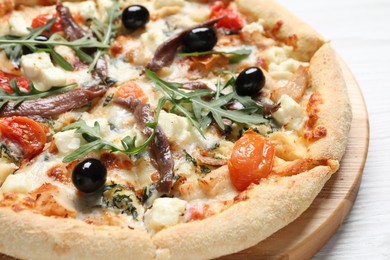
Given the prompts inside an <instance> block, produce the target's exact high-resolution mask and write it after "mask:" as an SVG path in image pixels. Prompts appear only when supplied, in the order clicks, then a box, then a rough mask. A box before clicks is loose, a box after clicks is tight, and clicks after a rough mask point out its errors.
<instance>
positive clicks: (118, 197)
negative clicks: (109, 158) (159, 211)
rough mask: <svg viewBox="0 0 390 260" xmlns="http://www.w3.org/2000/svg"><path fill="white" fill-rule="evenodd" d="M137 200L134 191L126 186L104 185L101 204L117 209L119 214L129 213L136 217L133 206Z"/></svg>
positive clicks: (136, 212)
mask: <svg viewBox="0 0 390 260" xmlns="http://www.w3.org/2000/svg"><path fill="white" fill-rule="evenodd" d="M137 200H138V199H137V197H136V196H135V193H134V191H132V190H131V189H130V188H128V187H125V186H122V185H118V184H113V185H109V186H106V187H104V191H103V196H102V202H103V205H104V206H105V207H108V208H113V209H115V210H118V211H119V212H120V213H121V214H127V215H131V216H132V217H133V218H134V219H137V217H138V211H137V208H136V207H135V206H134V204H135V202H136V201H137Z"/></svg>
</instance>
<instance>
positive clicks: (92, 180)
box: [72, 158, 107, 193]
mask: <svg viewBox="0 0 390 260" xmlns="http://www.w3.org/2000/svg"><path fill="white" fill-rule="evenodd" d="M106 178H107V169H106V166H104V164H103V163H102V161H100V160H98V159H95V158H88V159H85V160H84V161H81V162H79V163H78V164H77V165H76V167H75V168H74V170H73V173H72V182H73V184H74V186H75V187H76V188H77V189H78V190H79V191H81V192H84V193H91V192H95V191H98V190H99V189H100V188H102V187H103V185H104V183H105V182H106Z"/></svg>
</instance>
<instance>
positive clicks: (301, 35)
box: [236, 0, 324, 61]
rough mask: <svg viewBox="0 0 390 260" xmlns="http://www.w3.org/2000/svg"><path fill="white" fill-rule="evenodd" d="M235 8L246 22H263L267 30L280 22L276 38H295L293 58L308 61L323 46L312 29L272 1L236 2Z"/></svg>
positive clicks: (321, 40) (320, 38) (246, 0)
mask: <svg viewBox="0 0 390 260" xmlns="http://www.w3.org/2000/svg"><path fill="white" fill-rule="evenodd" d="M236 3H237V7H238V9H239V11H240V12H241V13H243V14H244V15H246V18H247V20H248V22H253V21H257V20H259V19H263V20H264V25H265V26H267V27H268V28H269V29H272V28H274V26H276V25H277V23H279V22H282V26H281V28H280V29H279V30H278V31H277V34H276V35H275V36H276V37H278V38H280V39H282V40H283V39H288V38H289V37H290V38H291V37H294V36H293V35H296V37H297V40H298V41H297V44H296V46H295V47H294V51H293V53H292V56H293V58H296V59H298V60H300V61H309V60H310V58H311V57H312V56H313V54H314V53H315V52H316V51H317V50H318V49H319V48H320V47H321V46H322V45H323V44H324V39H323V38H322V36H321V35H319V34H318V33H317V32H316V31H315V30H314V29H313V28H312V27H310V26H309V25H307V24H306V23H304V22H303V21H302V20H301V19H299V18H298V17H296V16H295V15H294V14H292V13H291V12H289V11H288V10H287V9H286V8H284V7H283V6H281V5H279V4H278V3H276V2H275V1H273V0H237V1H236Z"/></svg>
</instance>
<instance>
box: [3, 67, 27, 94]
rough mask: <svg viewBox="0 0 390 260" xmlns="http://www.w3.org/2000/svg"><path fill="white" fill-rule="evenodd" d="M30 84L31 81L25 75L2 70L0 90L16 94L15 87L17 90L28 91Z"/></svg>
mask: <svg viewBox="0 0 390 260" xmlns="http://www.w3.org/2000/svg"><path fill="white" fill-rule="evenodd" d="M15 83H16V84H15ZM29 85H30V84H29V81H28V80H27V79H26V78H25V77H22V76H14V75H11V74H8V73H4V72H2V71H1V70H0V91H1V90H5V91H6V92H7V93H8V94H14V93H15V91H14V88H16V89H17V90H16V92H28V91H29V90H30V86H29ZM0 93H1V92H0ZM0 99H1V97H0Z"/></svg>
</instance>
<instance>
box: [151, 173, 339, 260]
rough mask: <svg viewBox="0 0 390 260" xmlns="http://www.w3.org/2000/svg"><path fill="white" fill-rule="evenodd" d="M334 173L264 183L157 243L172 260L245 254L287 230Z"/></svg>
mask: <svg viewBox="0 0 390 260" xmlns="http://www.w3.org/2000/svg"><path fill="white" fill-rule="evenodd" d="M332 173H333V171H332V170H331V168H330V167H328V166H319V167H316V168H314V169H312V170H310V171H308V172H304V173H301V174H299V175H295V176H291V177H278V176H275V177H274V178H269V179H266V180H263V181H262V182H261V183H260V184H259V185H256V186H253V188H252V189H250V190H248V192H247V196H248V197H249V199H247V200H245V201H241V202H239V203H237V204H235V205H234V206H232V207H230V208H229V209H227V210H226V211H224V212H222V213H220V214H218V215H215V216H212V217H209V218H207V219H204V220H202V221H194V222H190V223H186V224H180V225H177V226H174V227H171V228H168V229H165V230H162V231H161V232H159V233H157V234H156V235H155V236H154V237H153V242H154V244H155V245H156V246H157V248H159V249H160V251H161V252H164V254H166V255H169V256H170V257H171V258H172V259H206V258H214V257H218V256H221V255H226V254H231V253H235V252H239V251H241V250H243V249H245V248H248V247H250V246H254V245H255V244H257V243H258V242H259V241H260V240H263V239H265V238H267V237H268V236H270V235H271V234H272V233H274V232H275V231H277V230H279V229H281V228H282V227H284V226H286V225H287V224H288V223H290V222H292V221H293V220H295V219H296V218H297V217H298V216H299V215H301V214H302V212H304V211H305V210H306V209H307V208H308V207H309V206H310V204H311V203H312V201H313V200H314V198H315V197H316V196H317V194H318V193H319V192H320V191H321V189H322V187H323V185H324V184H325V183H326V181H327V180H328V179H329V178H330V176H331V174H332Z"/></svg>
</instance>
